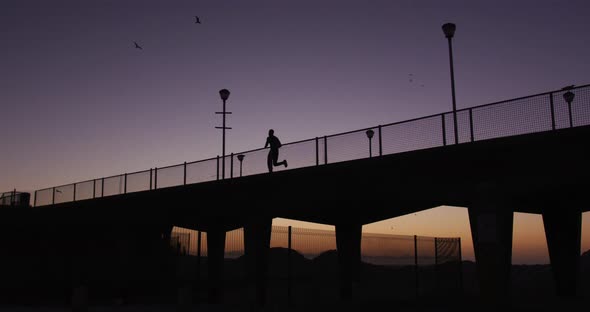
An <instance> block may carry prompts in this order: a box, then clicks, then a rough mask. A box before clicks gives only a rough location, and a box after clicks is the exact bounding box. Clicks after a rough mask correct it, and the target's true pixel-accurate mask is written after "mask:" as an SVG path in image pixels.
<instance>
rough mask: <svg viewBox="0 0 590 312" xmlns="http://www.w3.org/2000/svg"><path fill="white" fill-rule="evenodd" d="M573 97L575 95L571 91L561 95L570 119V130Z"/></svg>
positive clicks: (571, 125) (572, 124)
mask: <svg viewBox="0 0 590 312" xmlns="http://www.w3.org/2000/svg"><path fill="white" fill-rule="evenodd" d="M574 97H576V95H575V94H574V93H573V92H572V91H567V92H566V93H564V94H563V99H564V100H565V101H566V102H567V112H568V114H569V117H570V128H571V127H573V126H574V123H573V120H572V101H573V100H574Z"/></svg>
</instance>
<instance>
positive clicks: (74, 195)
mask: <svg viewBox="0 0 590 312" xmlns="http://www.w3.org/2000/svg"><path fill="white" fill-rule="evenodd" d="M73 197H74V200H73V201H76V183H74V194H73Z"/></svg>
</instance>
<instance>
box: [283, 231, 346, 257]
mask: <svg viewBox="0 0 590 312" xmlns="http://www.w3.org/2000/svg"><path fill="white" fill-rule="evenodd" d="M291 235H292V242H291V246H292V248H293V249H294V250H295V251H297V252H298V253H300V254H302V255H303V256H305V257H306V258H308V259H312V258H315V257H317V256H319V255H320V254H322V253H324V252H326V251H329V250H336V233H335V232H334V231H326V230H314V229H301V228H293V229H292V234H291Z"/></svg>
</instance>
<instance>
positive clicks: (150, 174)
mask: <svg viewBox="0 0 590 312" xmlns="http://www.w3.org/2000/svg"><path fill="white" fill-rule="evenodd" d="M151 190H152V168H150V191H151Z"/></svg>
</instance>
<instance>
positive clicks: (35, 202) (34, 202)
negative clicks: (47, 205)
mask: <svg viewBox="0 0 590 312" xmlns="http://www.w3.org/2000/svg"><path fill="white" fill-rule="evenodd" d="M33 207H37V191H35V198H34V199H33Z"/></svg>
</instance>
